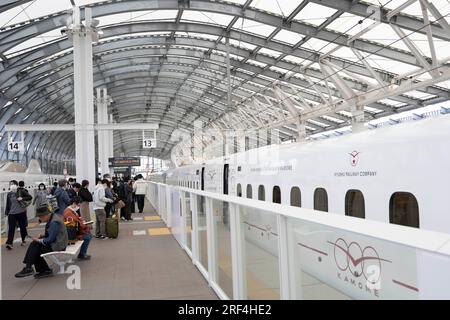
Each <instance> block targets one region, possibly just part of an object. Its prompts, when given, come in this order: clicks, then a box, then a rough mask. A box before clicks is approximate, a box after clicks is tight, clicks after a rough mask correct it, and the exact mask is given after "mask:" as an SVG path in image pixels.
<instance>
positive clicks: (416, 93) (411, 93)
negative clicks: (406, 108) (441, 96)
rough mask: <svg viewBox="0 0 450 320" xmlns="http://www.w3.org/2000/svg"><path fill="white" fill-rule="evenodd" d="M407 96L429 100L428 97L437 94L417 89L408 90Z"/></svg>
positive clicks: (433, 96)
mask: <svg viewBox="0 0 450 320" xmlns="http://www.w3.org/2000/svg"><path fill="white" fill-rule="evenodd" d="M405 96H409V97H413V98H415V99H420V100H427V99H430V98H435V97H436V96H435V95H432V94H429V93H425V92H420V91H417V90H413V91H408V92H406V93H405Z"/></svg>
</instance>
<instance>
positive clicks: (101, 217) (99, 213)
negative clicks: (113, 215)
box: [94, 209, 106, 237]
mask: <svg viewBox="0 0 450 320" xmlns="http://www.w3.org/2000/svg"><path fill="white" fill-rule="evenodd" d="M94 211H95V218H96V220H97V222H96V223H95V235H96V236H97V237H99V236H104V237H106V211H105V209H95V210H94Z"/></svg>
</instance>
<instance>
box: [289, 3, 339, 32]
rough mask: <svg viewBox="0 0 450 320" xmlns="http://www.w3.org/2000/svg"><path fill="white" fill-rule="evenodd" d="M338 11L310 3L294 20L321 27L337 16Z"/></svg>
mask: <svg viewBox="0 0 450 320" xmlns="http://www.w3.org/2000/svg"><path fill="white" fill-rule="evenodd" d="M336 11H337V10H335V9H332V8H328V7H325V6H321V5H319V4H315V3H311V2H310V3H308V4H307V5H306V7H304V8H303V9H302V10H301V11H300V12H299V13H298V14H297V15H296V16H295V18H294V20H300V21H303V22H306V23H310V24H314V25H316V26H319V25H321V24H322V23H323V22H325V21H326V20H327V19H328V18H329V17H331V16H332V15H333V14H335V13H336Z"/></svg>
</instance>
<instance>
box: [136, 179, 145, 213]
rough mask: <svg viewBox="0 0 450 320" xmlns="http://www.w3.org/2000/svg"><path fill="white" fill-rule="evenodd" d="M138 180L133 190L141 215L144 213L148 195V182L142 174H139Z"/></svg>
mask: <svg viewBox="0 0 450 320" xmlns="http://www.w3.org/2000/svg"><path fill="white" fill-rule="evenodd" d="M137 178H138V179H137V180H136V182H135V183H134V188H133V189H134V192H135V194H136V201H137V205H138V209H139V213H142V212H143V211H144V204H145V195H146V194H147V182H146V181H145V180H144V177H143V176H142V174H139V175H138V176H137Z"/></svg>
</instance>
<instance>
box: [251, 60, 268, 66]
mask: <svg viewBox="0 0 450 320" xmlns="http://www.w3.org/2000/svg"><path fill="white" fill-rule="evenodd" d="M247 62H248V63H249V64H253V65H257V66H258V67H262V68H264V67H266V66H267V64H265V63H262V62H259V61H256V60H252V59H248V60H247Z"/></svg>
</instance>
